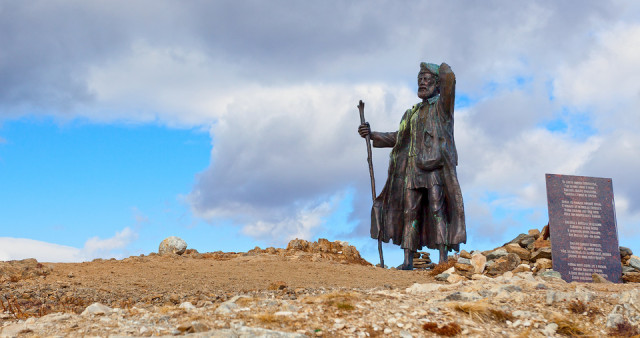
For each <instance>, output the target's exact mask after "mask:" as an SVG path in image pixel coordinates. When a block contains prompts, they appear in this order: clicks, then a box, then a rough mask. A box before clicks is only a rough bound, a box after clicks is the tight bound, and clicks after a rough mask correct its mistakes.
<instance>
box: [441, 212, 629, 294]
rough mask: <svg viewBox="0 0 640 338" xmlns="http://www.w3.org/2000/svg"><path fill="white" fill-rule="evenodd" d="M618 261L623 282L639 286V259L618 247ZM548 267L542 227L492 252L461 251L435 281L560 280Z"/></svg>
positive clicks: (545, 230) (546, 230) (547, 245)
mask: <svg viewBox="0 0 640 338" xmlns="http://www.w3.org/2000/svg"><path fill="white" fill-rule="evenodd" d="M620 257H621V261H622V265H623V266H622V279H623V281H624V282H640V258H638V257H637V256H634V255H633V253H632V252H631V250H630V249H629V248H625V247H620ZM552 266H553V264H552V257H551V241H550V240H549V225H545V226H544V227H543V228H542V231H540V230H538V229H532V230H529V231H528V233H526V234H524V233H523V234H519V235H518V236H517V237H516V238H514V239H513V240H511V241H509V242H507V243H505V244H504V245H502V246H501V247H498V248H494V249H493V250H487V251H483V252H479V251H472V252H471V253H468V252H466V251H464V250H462V251H461V252H460V256H459V258H458V259H457V261H456V263H455V264H454V266H453V267H452V268H450V269H448V270H446V271H445V272H443V273H442V274H440V275H438V276H437V277H436V279H438V280H441V281H449V282H457V281H459V280H460V278H458V277H457V276H462V277H465V278H466V279H474V278H476V279H477V278H480V277H479V275H484V276H489V277H496V276H500V275H503V274H505V273H507V272H511V273H518V272H532V273H533V274H534V275H541V276H546V277H555V278H560V273H559V272H557V271H553V270H552ZM599 277H601V276H595V277H594V281H596V282H598V281H601V282H604V279H602V278H599Z"/></svg>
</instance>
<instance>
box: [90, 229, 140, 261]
mask: <svg viewBox="0 0 640 338" xmlns="http://www.w3.org/2000/svg"><path fill="white" fill-rule="evenodd" d="M137 238H138V234H137V233H135V232H134V231H133V230H131V229H130V228H129V227H126V228H124V229H122V231H118V232H116V234H115V236H113V237H111V238H106V239H100V238H99V237H92V238H89V239H88V240H87V241H86V242H85V243H84V247H83V248H82V251H81V255H82V256H83V257H88V258H97V257H107V256H111V257H116V258H122V257H123V251H122V249H125V248H126V247H127V245H129V244H130V243H131V242H133V241H134V240H136V239H137Z"/></svg>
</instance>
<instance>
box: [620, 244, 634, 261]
mask: <svg viewBox="0 0 640 338" xmlns="http://www.w3.org/2000/svg"><path fill="white" fill-rule="evenodd" d="M631 255H633V251H631V249H629V248H627V247H624V246H621V247H620V258H623V257H627V256H631Z"/></svg>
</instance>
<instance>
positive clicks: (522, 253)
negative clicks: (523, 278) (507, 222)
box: [505, 243, 531, 261]
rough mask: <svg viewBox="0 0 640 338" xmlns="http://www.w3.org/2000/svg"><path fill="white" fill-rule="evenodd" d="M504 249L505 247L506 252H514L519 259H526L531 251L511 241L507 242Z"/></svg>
mask: <svg viewBox="0 0 640 338" xmlns="http://www.w3.org/2000/svg"><path fill="white" fill-rule="evenodd" d="M505 249H507V252H508V253H514V254H516V255H518V257H520V259H521V260H525V261H528V260H529V258H530V257H531V253H530V252H529V250H527V249H524V248H522V247H521V246H520V245H519V244H516V243H512V244H508V245H507V246H506V247H505Z"/></svg>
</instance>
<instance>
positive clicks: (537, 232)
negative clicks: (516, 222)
mask: <svg viewBox="0 0 640 338" xmlns="http://www.w3.org/2000/svg"><path fill="white" fill-rule="evenodd" d="M529 236H533V237H534V238H535V239H538V237H540V230H538V229H531V230H529Z"/></svg>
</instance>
